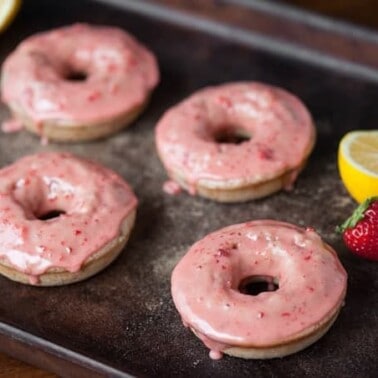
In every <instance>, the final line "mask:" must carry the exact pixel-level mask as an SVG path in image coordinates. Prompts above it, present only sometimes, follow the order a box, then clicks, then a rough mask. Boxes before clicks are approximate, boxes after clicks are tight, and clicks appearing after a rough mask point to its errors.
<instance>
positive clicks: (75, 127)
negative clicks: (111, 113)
mask: <svg viewBox="0 0 378 378" xmlns="http://www.w3.org/2000/svg"><path fill="white" fill-rule="evenodd" d="M148 103H149V97H148V98H147V99H146V100H145V101H144V102H143V103H142V104H140V105H137V106H135V107H134V108H132V109H131V110H129V111H127V112H125V113H123V114H121V115H118V116H116V117H113V118H110V119H107V120H104V121H101V122H97V123H88V124H81V123H79V122H78V123H75V121H74V120H70V121H68V120H67V121H65V120H54V119H52V120H50V119H48V120H45V121H40V122H35V121H34V120H33V119H32V118H31V117H29V116H28V115H27V114H26V113H25V112H24V111H23V109H21V108H20V107H19V106H18V105H17V104H14V103H12V104H9V107H10V109H11V111H12V114H13V116H14V117H15V118H16V119H17V120H19V121H20V122H21V123H22V124H23V125H24V127H25V128H26V129H27V130H29V131H30V132H32V133H34V134H37V135H40V136H42V137H44V138H47V139H48V140H52V141H55V142H85V141H90V140H95V139H100V138H105V137H107V136H110V135H112V134H115V133H117V132H119V131H120V130H122V129H124V128H126V127H128V126H129V125H131V124H132V123H133V122H134V121H135V120H136V119H137V118H138V117H139V116H140V115H141V113H142V112H143V111H144V109H145V108H146V107H147V105H148Z"/></svg>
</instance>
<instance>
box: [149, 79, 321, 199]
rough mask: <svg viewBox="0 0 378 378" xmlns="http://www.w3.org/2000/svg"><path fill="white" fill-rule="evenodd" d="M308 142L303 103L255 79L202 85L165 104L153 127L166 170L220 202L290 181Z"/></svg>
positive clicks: (311, 134) (311, 138)
mask: <svg viewBox="0 0 378 378" xmlns="http://www.w3.org/2000/svg"><path fill="white" fill-rule="evenodd" d="M314 142H315V128H314V126H313V122H312V120H311V116H310V114H309V113H308V111H307V110H306V108H305V107H304V105H303V104H302V103H301V102H300V101H299V100H298V99H297V98H296V97H294V96H293V95H291V94H289V93H288V92H286V91H284V90H283V89H279V88H275V87H271V86H268V85H265V84H260V83H255V82H252V83H251V82H244V83H230V84H224V85H220V86H217V87H210V88H205V89H202V90H200V91H199V92H197V93H195V94H194V95H192V96H191V97H189V98H188V99H186V100H184V101H183V102H181V103H179V104H178V105H177V106H175V107H173V108H172V109H170V110H168V111H167V112H166V113H165V114H164V115H163V117H162V119H161V120H160V121H159V123H158V125H157V129H156V145H157V151H158V154H159V156H160V159H161V160H162V162H163V165H164V166H165V169H166V170H167V172H168V175H169V176H170V177H171V178H172V179H173V180H174V181H176V182H177V183H179V184H180V185H181V186H182V187H183V188H184V189H186V190H188V191H189V193H191V194H196V193H198V194H199V195H200V196H203V197H206V198H210V199H213V200H216V201H221V202H238V201H246V200H250V199H255V198H260V197H264V196H266V195H269V194H271V193H273V192H276V191H278V190H280V189H281V188H287V189H289V188H290V187H291V186H292V184H293V182H294V181H295V179H296V177H297V175H298V173H299V172H300V171H301V169H302V168H303V167H304V164H305V162H306V159H307V157H308V156H309V154H310V152H311V150H312V148H313V146H314Z"/></svg>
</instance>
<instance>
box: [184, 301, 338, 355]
mask: <svg viewBox="0 0 378 378" xmlns="http://www.w3.org/2000/svg"><path fill="white" fill-rule="evenodd" d="M343 301H344V300H342V301H341V302H340V303H339V304H338V305H337V306H336V307H335V309H334V311H333V312H332V313H331V314H329V315H328V316H326V317H325V318H323V319H322V320H321V321H320V322H319V323H318V324H317V325H316V326H314V327H312V329H309V330H304V331H303V332H302V333H301V334H300V335H299V336H296V337H295V338H293V339H292V340H289V341H287V342H283V343H281V344H277V345H271V346H264V347H256V346H228V347H227V348H226V349H224V350H222V353H224V354H227V355H229V356H232V357H238V358H243V359H261V360H264V359H271V358H281V357H285V356H288V355H290V354H294V353H297V352H300V351H301V350H303V349H305V348H307V347H309V346H310V345H312V344H314V343H315V342H316V341H318V340H319V339H320V338H321V337H323V336H324V335H325V334H326V333H327V332H328V330H329V329H330V328H331V326H332V325H333V323H334V322H335V321H336V319H337V317H338V315H339V313H340V309H341V307H342V305H343ZM191 330H192V331H193V333H194V334H195V335H196V336H197V337H198V338H200V339H201V337H200V336H199V333H198V332H197V331H196V330H195V329H193V328H191Z"/></svg>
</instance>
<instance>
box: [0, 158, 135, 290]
mask: <svg viewBox="0 0 378 378" xmlns="http://www.w3.org/2000/svg"><path fill="white" fill-rule="evenodd" d="M136 206H137V199H136V197H135V195H134V193H133V192H132V190H131V189H130V187H129V185H128V184H127V183H126V182H125V181H124V180H123V179H122V178H121V177H119V176H118V175H116V174H115V173H114V172H112V171H111V170H109V169H107V168H105V167H102V166H100V165H98V164H95V163H92V162H89V161H87V160H84V159H81V158H78V157H75V156H73V155H70V154H67V153H39V154H36V155H32V156H27V157H24V158H22V159H20V160H18V161H16V162H15V163H13V164H12V165H9V166H7V167H5V168H2V169H1V170H0V273H1V274H3V275H4V276H6V277H8V278H10V279H12V280H15V281H19V282H22V283H30V284H33V285H41V286H55V285H63V284H67V283H72V282H76V281H80V280H83V279H85V278H87V277H89V276H92V275H93V274H95V273H97V272H99V271H100V270H102V269H103V268H105V267H106V266H107V265H108V264H110V263H111V262H112V261H113V260H114V259H115V258H116V257H117V256H118V254H119V253H120V252H121V251H122V249H123V247H124V245H125V244H126V242H127V240H128V237H129V234H130V232H131V229H132V227H133V224H134V219H135V214H136Z"/></svg>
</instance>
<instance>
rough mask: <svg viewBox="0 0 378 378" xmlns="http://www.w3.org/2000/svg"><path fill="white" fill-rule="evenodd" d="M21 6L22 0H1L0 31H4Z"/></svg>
mask: <svg viewBox="0 0 378 378" xmlns="http://www.w3.org/2000/svg"><path fill="white" fill-rule="evenodd" d="M20 6H21V0H0V32H2V31H4V30H5V29H6V28H7V27H8V26H9V24H10V23H11V22H12V20H13V18H14V17H15V16H16V14H17V11H18V10H19V8H20Z"/></svg>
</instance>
